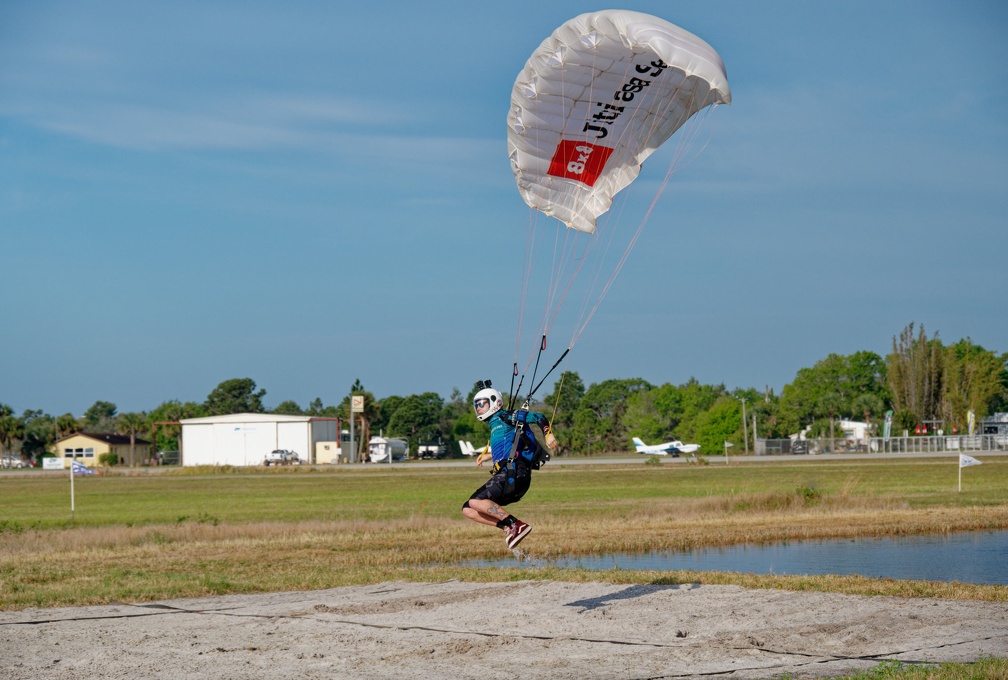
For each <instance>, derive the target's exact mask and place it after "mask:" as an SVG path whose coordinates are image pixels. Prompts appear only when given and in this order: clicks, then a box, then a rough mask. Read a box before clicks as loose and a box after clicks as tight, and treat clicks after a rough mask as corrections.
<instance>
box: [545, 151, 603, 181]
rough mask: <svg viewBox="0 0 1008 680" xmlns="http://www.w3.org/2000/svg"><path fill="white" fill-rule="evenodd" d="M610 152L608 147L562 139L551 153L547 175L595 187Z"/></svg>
mask: <svg viewBox="0 0 1008 680" xmlns="http://www.w3.org/2000/svg"><path fill="white" fill-rule="evenodd" d="M612 152H613V150H612V149H610V148H609V147H608V146H597V145H595V144H589V143H588V142H575V141H573V140H570V139H562V140H560V144H558V145H557V148H556V151H555V152H554V153H553V160H551V161H550V166H549V172H548V174H550V175H553V176H554V177H564V178H566V179H574V180H577V181H578V182H581V183H582V184H587V185H588V186H590V187H592V186H595V182H596V180H598V178H599V175H601V174H602V170H604V169H605V164H606V161H608V160H609V156H611V155H612Z"/></svg>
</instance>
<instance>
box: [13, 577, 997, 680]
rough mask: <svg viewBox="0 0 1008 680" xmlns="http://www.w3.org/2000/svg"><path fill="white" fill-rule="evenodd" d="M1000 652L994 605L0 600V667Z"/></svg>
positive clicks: (328, 672)
mask: <svg viewBox="0 0 1008 680" xmlns="http://www.w3.org/2000/svg"><path fill="white" fill-rule="evenodd" d="M985 655H994V656H1002V657H1003V656H1008V607H1006V606H1005V605H1004V604H1003V603H984V602H960V601H954V600H934V599H902V598H891V597H859V596H850V595H837V594H830V593H804V592H789V591H777V590H746V589H744V588H740V587H736V586H706V585H705V586H700V585H678V586H664V585H630V586H627V585H612V584H604V583H566V582H555V581H523V582H518V583H492V584H485V583H464V582H457V581H451V582H446V583H407V582H390V583H381V584H376V585H370V586H358V587H348V588H336V589H332V590H323V591H315V592H295V593H268V594H262V595H230V596H224V597H213V598H201V599H184V600H172V601H165V602H158V603H147V604H136V605H130V604H113V605H108V606H102V607H80V608H64V609H45V610H25V611H20V612H3V613H0V659H2V663H0V678H4V679H6V678H27V677H31V678H38V679H48V678H68V677H89V678H96V679H123V680H125V679H127V678H137V677H145V678H166V679H167V678H172V679H174V678H179V677H185V678H207V679H210V678H213V679H221V678H234V679H238V678H260V677H269V678H273V679H278V680H285V679H288V678H289V679H291V680H293V679H295V678H297V679H301V678H333V677H350V678H388V677H413V678H447V677H451V678H487V677H502V676H504V677H506V676H513V675H520V676H522V677H524V678H601V677H621V678H676V677H702V676H705V675H718V676H719V677H738V678H767V677H776V676H780V675H782V674H784V673H790V674H791V675H793V676H796V677H828V676H830V675H838V674H842V673H845V672H851V671H855V670H863V669H866V668H870V667H871V666H874V665H876V664H878V663H879V662H881V661H885V660H887V659H897V660H901V661H904V662H939V661H974V660H976V659H978V658H979V657H981V656H985Z"/></svg>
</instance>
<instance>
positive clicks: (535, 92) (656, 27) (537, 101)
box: [507, 10, 731, 396]
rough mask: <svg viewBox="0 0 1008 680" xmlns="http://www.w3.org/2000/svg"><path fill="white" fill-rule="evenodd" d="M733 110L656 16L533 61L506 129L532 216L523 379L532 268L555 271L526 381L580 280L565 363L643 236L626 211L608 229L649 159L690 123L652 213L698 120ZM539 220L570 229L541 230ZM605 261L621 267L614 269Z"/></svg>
mask: <svg viewBox="0 0 1008 680" xmlns="http://www.w3.org/2000/svg"><path fill="white" fill-rule="evenodd" d="M729 103H731V90H730V89H729V87H728V76H727V74H726V73H725V67H724V64H723V63H722V61H721V57H720V56H719V55H718V53H717V52H715V51H714V49H713V48H712V47H711V46H710V45H708V44H707V43H706V42H704V41H703V40H701V39H700V38H698V37H697V36H695V35H693V34H692V33H689V32H688V31H685V30H683V29H681V28H679V27H678V26H675V25H673V24H670V23H669V22H667V21H665V20H664V19H659V18H657V17H654V16H651V15H648V14H642V13H640V12H631V11H624V10H606V11H601V12H591V13H588V14H582V15H580V16H578V17H575V18H573V19H571V20H570V21H568V22H566V23H565V24H563V25H562V26H560V28H558V29H556V31H554V32H553V34H552V35H551V36H550V37H549V38H547V39H546V40H545V41H543V43H542V44H541V45H540V46H539V47H538V49H536V50H535V51H534V52H533V53H532V56H531V57H529V59H528V62H527V63H526V64H525V67H524V68H523V69H522V71H521V73H519V74H518V77H517V79H516V80H515V83H514V87H513V88H512V92H511V107H510V110H509V112H508V117H507V126H508V154H509V157H510V160H511V167H512V169H513V170H514V175H515V181H516V183H517V185H518V191H519V193H520V194H521V196H522V198H523V199H524V201H525V202H526V203H527V204H528V205H529V207H530V209H531V210H530V215H531V216H532V219H530V227H529V234H528V236H527V238H526V249H525V267H524V270H523V273H522V276H523V278H522V289H521V295H520V302H519V318H518V330H517V333H516V338H515V364H514V375H515V376H517V375H518V374H519V366H518V354H519V351H520V346H521V345H522V344H523V342H522V323H523V317H524V312H525V303H526V301H527V300H528V299H529V289H530V282H531V281H532V279H533V271H536V272H540V271H541V270H540V268H539V267H537V266H534V265H533V262H535V261H536V259H537V258H542V259H543V260H544V262H543V264H547V265H548V268H549V276H548V277H547V278H548V281H547V282H546V283H545V285H546V286H547V287H548V291H547V293H546V295H545V308H544V310H543V317H542V320H541V322H540V325H539V328H538V331H537V333H536V340H539V339H540V337H541V341H540V342H537V343H536V347H537V350H538V354H536V351H537V350H536V349H533V350H532V352H530V354H529V356H528V359H527V361H526V363H525V370H527V369H528V368H529V367H530V366H531V365H532V361H533V359H534V360H535V365H536V369H538V364H539V357H540V356H541V354H542V351H543V350H544V349H545V347H546V335H547V333H548V331H549V330H550V327H551V326H552V325H553V323H554V320H555V319H556V318H557V314H558V313H559V311H560V307H561V305H562V304H563V301H564V299H565V298H566V297H567V295H568V293H571V292H572V291H573V290H575V286H574V285H573V284H574V282H575V279H576V278H577V276H578V273H579V272H581V271H582V270H585V271H586V272H588V275H587V277H586V278H587V282H585V283H586V288H587V290H586V291H585V292H584V299H583V302H582V306H581V308H580V311H579V312H578V313H579V314H580V317H579V318H578V319H577V320H576V321H574V322H573V323H572V324H571V327H572V335H571V340H570V344H569V345H568V348H567V351H569V350H570V349H571V348H572V347H573V346H574V343H575V342H576V340H577V338H578V337H579V336H580V334H581V332H582V331H583V330H584V328H585V326H586V325H587V324H588V321H589V320H590V319H591V317H592V316H593V315H594V313H595V310H596V309H597V308H598V306H599V304H600V303H601V301H602V298H603V297H604V296H605V294H606V292H607V291H608V290H609V287H610V286H611V285H612V282H613V281H614V280H615V278H616V275H617V273H618V272H619V270H620V268H621V267H622V266H623V263H624V262H625V260H626V257H627V254H628V253H629V252H630V249H631V248H632V247H633V245H634V243H635V242H636V240H637V237H638V236H639V235H640V233H641V230H642V228H643V226H644V223H645V222H646V221H647V219H648V216H649V215H650V213H651V210H650V209H649V210H648V211H647V213H646V214H645V215H644V216H643V217H642V218H641V219H640V220H639V222H638V223H637V226H636V229H623V228H618V223H619V222H620V221H623V218H622V217H621V213H622V210H619V211H615V210H614V211H613V213H612V214H610V215H606V216H605V218H604V219H602V220H601V221H600V219H599V218H600V216H602V215H603V214H604V213H606V212H607V211H609V210H610V207H611V206H612V205H613V199H614V197H615V196H616V194H617V193H619V192H620V191H621V190H622V189H624V188H626V187H627V186H628V185H630V184H631V183H632V182H633V181H634V179H635V178H636V177H637V176H638V174H639V173H640V170H641V164H642V163H643V162H644V160H645V159H646V158H648V156H650V155H651V154H652V153H654V151H655V150H656V149H658V147H660V146H661V145H662V144H663V143H664V142H666V141H667V140H668V139H669V138H670V137H671V136H672V135H673V133H675V132H676V131H677V130H679V129H680V128H682V127H683V125H684V124H686V123H687V121H691V119H692V122H691V123H690V125H689V126H688V127H687V128H686V129H684V130H683V131H682V132H680V134H679V135H676V137H677V139H678V140H679V141H678V145H677V150H676V159H675V160H673V161H672V164H671V166H670V167H669V170H668V172H667V173H666V175H665V179H664V181H663V182H661V183H660V186H659V188H658V190H657V192H655V196H654V200H653V201H652V203H651V207H652V208H653V207H654V205H655V201H657V198H658V196H659V195H660V194H661V191H662V189H663V188H664V186H665V184H667V182H668V179H669V176H670V175H671V173H672V171H673V168H675V167H677V165H678V164H679V159H680V158H681V156H682V152H683V150H684V149H686V148H687V147H688V146H689V145H690V144H691V143H692V141H693V140H695V139H696V131H697V130H698V129H699V127H700V124H699V122H697V121H698V119H701V120H702V118H703V116H696V115H695V114H697V113H699V112H701V111H703V110H705V109H706V110H707V112H710V111H712V110H713V109H714V108H716V106H717V105H719V104H729ZM624 195H625V192H624ZM621 198H622V197H621ZM536 211H539V212H541V213H544V214H545V215H547V216H550V217H555V218H557V219H558V220H560V221H561V222H563V223H564V224H565V225H566V226H567V227H570V229H564V228H562V227H561V228H560V229H556V228H554V229H553V230H552V231H550V230H548V229H540V228H539V227H538V226H537V225H536V220H535V218H534V215H535V214H536ZM554 224H555V223H554ZM551 226H553V225H551ZM555 226H560V225H555ZM561 232H563V233H561ZM617 234H618V235H619V236H620V239H622V242H623V243H625V249H623V248H622V245H620V246H616V245H615V244H617V242H619V241H620V239H616V238H614V236H615V235H617ZM550 242H552V243H553V249H552V255H550V254H549V248H548V247H540V246H548V244H549V243H550ZM621 250H622V255H618V253H619V252H620V251H621ZM610 254H612V255H610ZM609 257H612V258H614V259H617V258H618V261H617V262H616V264H615V266H613V265H612V264H611V261H610V260H607V258H609ZM597 287H600V288H601V292H597ZM566 355H567V352H564V353H563V356H561V358H560V360H558V362H557V363H559V362H560V361H562V360H563V358H564V357H565V356H566ZM553 368H556V364H554V366H553ZM552 370H553V369H550V371H551V372H552ZM524 377H525V376H524V372H522V380H524ZM534 378H535V370H533V380H534ZM519 388H520V384H519ZM533 391H534V390H533ZM530 396H531V395H530Z"/></svg>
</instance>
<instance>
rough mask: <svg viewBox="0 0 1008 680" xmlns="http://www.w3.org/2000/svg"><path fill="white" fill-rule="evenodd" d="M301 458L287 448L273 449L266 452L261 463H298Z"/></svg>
mask: <svg viewBox="0 0 1008 680" xmlns="http://www.w3.org/2000/svg"><path fill="white" fill-rule="evenodd" d="M300 464H301V459H300V458H298V455H297V454H296V453H294V452H293V451H288V450H287V449H274V450H273V451H270V452H269V453H267V454H266V458H264V459H263V465H265V466H266V467H269V466H270V465H300Z"/></svg>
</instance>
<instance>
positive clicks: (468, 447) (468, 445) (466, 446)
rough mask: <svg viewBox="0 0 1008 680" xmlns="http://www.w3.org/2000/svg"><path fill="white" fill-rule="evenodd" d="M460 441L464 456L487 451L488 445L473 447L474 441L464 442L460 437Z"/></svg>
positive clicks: (476, 454)
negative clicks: (479, 447)
mask: <svg viewBox="0 0 1008 680" xmlns="http://www.w3.org/2000/svg"><path fill="white" fill-rule="evenodd" d="M458 443H459V448H460V449H462V455H463V456H478V455H479V454H481V453H483V452H484V451H486V447H485V446H484V447H483V448H481V449H476V448H473V445H472V442H464V441H462V440H461V439H459V440H458Z"/></svg>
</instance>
